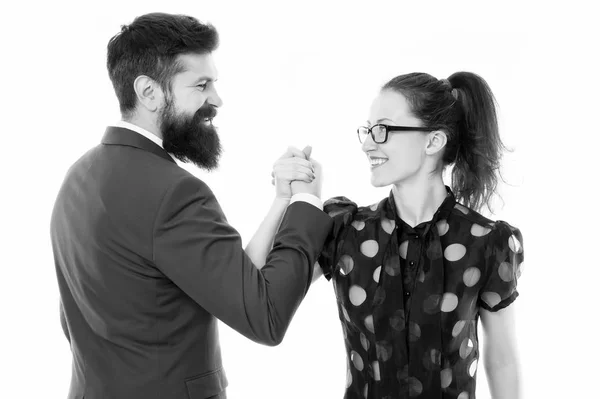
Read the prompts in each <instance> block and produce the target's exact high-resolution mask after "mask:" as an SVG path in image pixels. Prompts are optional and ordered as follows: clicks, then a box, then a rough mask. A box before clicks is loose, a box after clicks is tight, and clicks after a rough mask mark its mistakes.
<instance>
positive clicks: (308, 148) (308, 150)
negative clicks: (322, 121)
mask: <svg viewBox="0 0 600 399" xmlns="http://www.w3.org/2000/svg"><path fill="white" fill-rule="evenodd" d="M302 152H303V153H304V156H305V157H306V159H310V154H311V153H312V147H311V146H309V145H307V146H306V147H304V149H303V150H302Z"/></svg>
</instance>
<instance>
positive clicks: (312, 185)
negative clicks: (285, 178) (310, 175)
mask: <svg viewBox="0 0 600 399" xmlns="http://www.w3.org/2000/svg"><path fill="white" fill-rule="evenodd" d="M310 162H311V163H312V166H313V168H314V171H315V172H314V174H315V178H314V179H313V180H312V181H311V182H306V181H299V180H296V181H293V182H292V195H293V194H298V193H308V194H312V195H315V196H317V197H318V198H321V186H322V185H323V168H322V166H321V164H320V163H318V162H317V161H315V160H314V159H313V158H310Z"/></svg>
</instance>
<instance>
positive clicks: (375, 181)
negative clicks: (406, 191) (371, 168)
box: [371, 174, 391, 187]
mask: <svg viewBox="0 0 600 399" xmlns="http://www.w3.org/2000/svg"><path fill="white" fill-rule="evenodd" d="M390 184H391V183H388V182H385V181H383V179H381V178H380V177H378V176H376V175H374V174H372V175H371V185H372V186H373V187H385V186H389V185H390Z"/></svg>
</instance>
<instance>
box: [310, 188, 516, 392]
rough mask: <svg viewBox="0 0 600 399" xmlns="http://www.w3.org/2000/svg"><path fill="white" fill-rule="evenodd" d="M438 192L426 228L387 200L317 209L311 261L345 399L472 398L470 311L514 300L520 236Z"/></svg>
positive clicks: (474, 343) (339, 200)
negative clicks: (319, 243) (329, 311)
mask: <svg viewBox="0 0 600 399" xmlns="http://www.w3.org/2000/svg"><path fill="white" fill-rule="evenodd" d="M446 190H447V192H448V195H447V197H446V199H445V200H444V202H443V203H442V205H441V206H440V208H439V209H438V210H437V212H436V213H435V215H434V217H433V219H432V220H431V221H429V222H424V223H421V224H420V225H418V226H415V227H414V228H412V227H410V226H409V225H407V224H406V223H405V222H404V221H402V220H401V219H400V218H399V217H398V215H397V213H396V209H395V204H394V198H393V194H392V193H390V195H389V197H388V198H385V199H383V200H382V201H381V202H379V203H378V204H375V205H372V206H370V207H357V205H356V204H355V203H353V202H352V201H350V200H348V199H347V198H345V197H335V198H332V199H330V200H328V201H327V202H326V203H325V212H327V213H328V214H329V215H330V216H331V217H332V218H333V220H334V229H333V232H332V234H331V236H330V237H329V240H328V242H327V243H326V245H325V248H324V251H323V253H322V254H321V256H320V258H319V263H320V265H321V267H322V269H323V272H324V275H325V277H326V278H327V279H328V280H333V287H334V290H335V295H336V298H337V303H338V309H339V316H340V320H341V322H342V330H343V334H344V340H345V344H346V351H347V356H348V372H347V382H346V394H345V396H344V397H345V398H346V399H354V398H367V399H369V398H373V399H374V398H386V399H387V398H389V399H391V398H424V399H425V398H426V399H434V398H435V399H438V398H443V399H473V398H475V377H476V372H477V362H478V358H479V347H478V338H477V323H478V312H479V309H480V308H483V309H486V310H488V311H491V312H495V311H498V310H500V309H503V308H505V307H506V306H508V305H510V304H511V303H512V302H513V301H514V300H515V299H516V297H517V296H518V292H517V279H518V278H519V276H520V269H521V264H522V262H523V246H522V243H523V238H522V236H521V232H520V231H519V230H518V229H517V228H515V227H512V226H511V225H509V224H508V223H506V222H503V221H497V222H493V221H491V220H489V219H486V218H485V217H483V216H481V215H480V214H478V213H476V212H474V211H472V210H470V209H468V208H466V207H464V206H463V205H460V204H458V203H457V202H456V200H455V197H454V195H453V193H452V191H451V190H450V188H448V187H446Z"/></svg>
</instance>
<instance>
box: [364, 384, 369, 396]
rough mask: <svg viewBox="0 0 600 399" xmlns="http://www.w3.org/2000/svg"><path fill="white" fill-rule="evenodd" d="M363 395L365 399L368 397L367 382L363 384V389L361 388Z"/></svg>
mask: <svg viewBox="0 0 600 399" xmlns="http://www.w3.org/2000/svg"><path fill="white" fill-rule="evenodd" d="M363 396H364V397H365V399H367V398H368V397H369V384H368V383H367V384H365V389H363Z"/></svg>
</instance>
